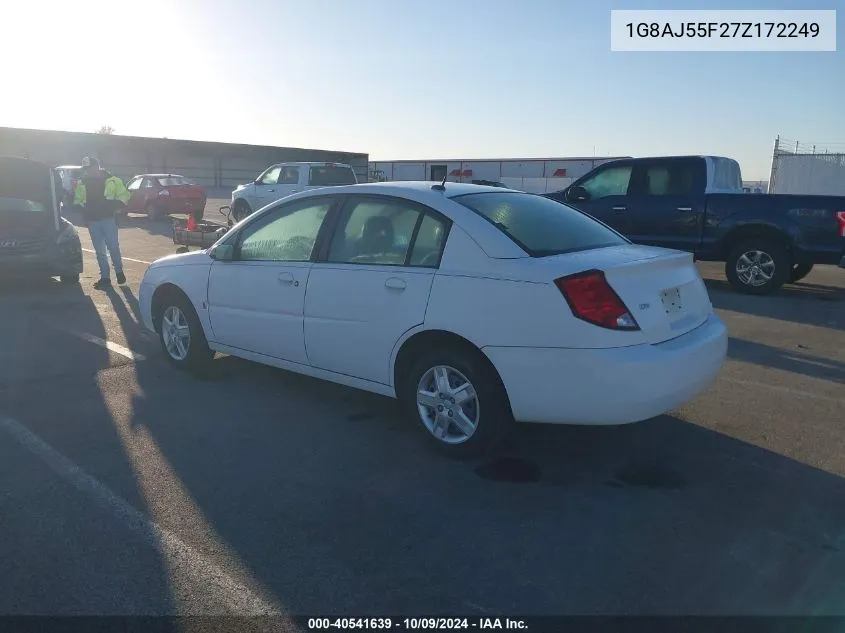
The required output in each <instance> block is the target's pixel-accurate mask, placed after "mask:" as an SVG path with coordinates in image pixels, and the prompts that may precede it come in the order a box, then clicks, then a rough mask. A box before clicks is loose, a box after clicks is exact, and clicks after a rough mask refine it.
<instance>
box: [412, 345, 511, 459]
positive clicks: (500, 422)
mask: <svg viewBox="0 0 845 633" xmlns="http://www.w3.org/2000/svg"><path fill="white" fill-rule="evenodd" d="M435 367H448V368H450V369H452V370H456V372H457V373H458V374H461V375H462V376H463V377H464V378H466V380H467V381H469V383H470V384H471V386H472V387H473V389H474V392H475V395H476V398H477V399H476V400H475V402H471V403H468V404H469V406H467V408H466V409H465V410H464V412H465V415H466V416H467V418H470V419H473V418H474V419H475V421H476V424H475V430H474V432H472V433H471V435H469V437H468V438H467V437H465V438H464V439H463V441H460V442H452V443H450V442H449V441H446V440H444V439H440V438H438V437H435V435H434V433H433V432H432V431H431V430H430V429H429V426H428V425H427V424H426V422H425V421H424V419H423V415H422V414H421V412H420V411H419V407H418V404H417V390H418V388H419V387H420V384H421V381H422V379H423V377H424V376H426V378H427V379H428V376H430V373H429V372H430V370H433V369H434V368H435ZM453 376H455V375H454V374H453ZM456 382H458V381H456ZM397 388H398V394H397V395H398V397H399V405H400V407H401V408H402V412H403V415H404V416H406V417H407V418H408V419H409V420H414V423H415V424H416V425H417V426H418V428H420V429H421V430H422V432H423V433H424V434H425V436H426V437H427V438H428V441H429V442H430V443H431V444H432V445H433V446H434V447H435V448H436V449H437V450H439V451H440V452H441V453H443V454H445V455H447V456H449V457H453V458H459V459H461V458H468V457H475V456H478V455H482V454H485V453H490V452H492V451H494V450H495V449H496V448H498V447H499V446H501V445H502V443H503V442H504V441H505V439H507V437H508V436H509V435H510V433H511V432H512V431H513V427H514V426H515V425H514V419H513V414H512V413H511V408H510V403H509V402H508V397H507V393H506V392H505V388H504V385H502V381H501V379H500V378H499V375H498V374H497V372H496V370H495V369H494V368H493V366H492V365H491V364H490V363H489V361H487V359H486V358H484V357H483V356H482V355H481V352H478V351H477V350H472V349H468V348H463V347H452V346H448V347H436V348H433V349H430V350H426V351H424V352H422V353H421V354H420V355H419V356H418V357H417V358H416V359H414V361H413V362H412V363H411V365H410V369H409V371H408V372H407V375H406V376H405V378H404V379H400V380H399V384H398V385H397ZM441 409H443V410H444V411H449V410H451V411H454V412H457V411H458V409H459V407H457V406H456V404H455V401H454V399H453V400H452V402H451V403H446V404H445V405H444V406H443V407H441ZM428 412H429V421H430V420H431V417H434V416H432V415H431V414H435V415H436V412H435V410H434V408H433V407H432V408H431V409H428ZM476 416H477V417H476ZM443 419H446V418H443ZM435 428H436V427H435ZM459 435H464V434H462V433H460V432H459V430H458V428H457V426H455V425H451V424H450V425H447V431H446V436H447V437H448V438H451V439H453V440H454V439H455V436H459Z"/></svg>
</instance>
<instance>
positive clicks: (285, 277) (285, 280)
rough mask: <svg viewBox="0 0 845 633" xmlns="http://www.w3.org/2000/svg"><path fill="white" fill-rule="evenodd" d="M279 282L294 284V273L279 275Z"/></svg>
mask: <svg viewBox="0 0 845 633" xmlns="http://www.w3.org/2000/svg"><path fill="white" fill-rule="evenodd" d="M279 281H281V282H282V283H283V284H287V285H290V284H292V283H293V282H294V279H293V273H279Z"/></svg>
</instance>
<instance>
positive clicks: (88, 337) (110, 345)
mask: <svg viewBox="0 0 845 633" xmlns="http://www.w3.org/2000/svg"><path fill="white" fill-rule="evenodd" d="M65 331H66V332H68V333H69V334H73V335H74V336H77V337H79V338H81V339H82V340H84V341H88V342H89V343H94V344H95V345H99V346H100V347H105V348H106V349H107V350H109V351H110V352H114V353H115V354H120V355H121V356H125V357H126V358H128V359H129V360H138V361H140V360H147V357H146V356H144V355H143V354H139V353H138V352H133V351H132V350H131V349H129V348H128V347H123V345H118V344H117V343H115V342H113V341H107V340H106V339H103V338H100V337H99V336H94V335H93V334H88V333H86V332H74V331H73V330H65Z"/></svg>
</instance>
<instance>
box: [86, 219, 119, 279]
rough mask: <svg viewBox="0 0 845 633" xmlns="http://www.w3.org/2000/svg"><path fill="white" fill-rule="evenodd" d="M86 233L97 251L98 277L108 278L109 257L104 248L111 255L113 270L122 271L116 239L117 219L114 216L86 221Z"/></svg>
mask: <svg viewBox="0 0 845 633" xmlns="http://www.w3.org/2000/svg"><path fill="white" fill-rule="evenodd" d="M88 234H89V235H90V236H91V242H92V243H93V244H94V251H95V252H96V253H97V263H98V264H99V265H100V278H101V279H109V259H108V257H107V256H106V250H108V254H109V255H111V263H112V266H114V272H115V273H117V274H121V273H123V260H122V259H121V257H120V243H119V242H118V240H117V221H116V220H115V219H114V218H106V219H105V220H92V221H89V222H88Z"/></svg>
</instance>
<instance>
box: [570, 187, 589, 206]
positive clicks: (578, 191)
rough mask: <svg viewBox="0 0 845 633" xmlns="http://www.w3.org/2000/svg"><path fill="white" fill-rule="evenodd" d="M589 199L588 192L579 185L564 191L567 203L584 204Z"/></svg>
mask: <svg viewBox="0 0 845 633" xmlns="http://www.w3.org/2000/svg"><path fill="white" fill-rule="evenodd" d="M589 199H590V194H589V192H588V191H587V190H586V189H584V187H582V186H581V185H575V186H574V187H570V188H569V189H567V190H566V200H567V202H586V201H587V200H589Z"/></svg>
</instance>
